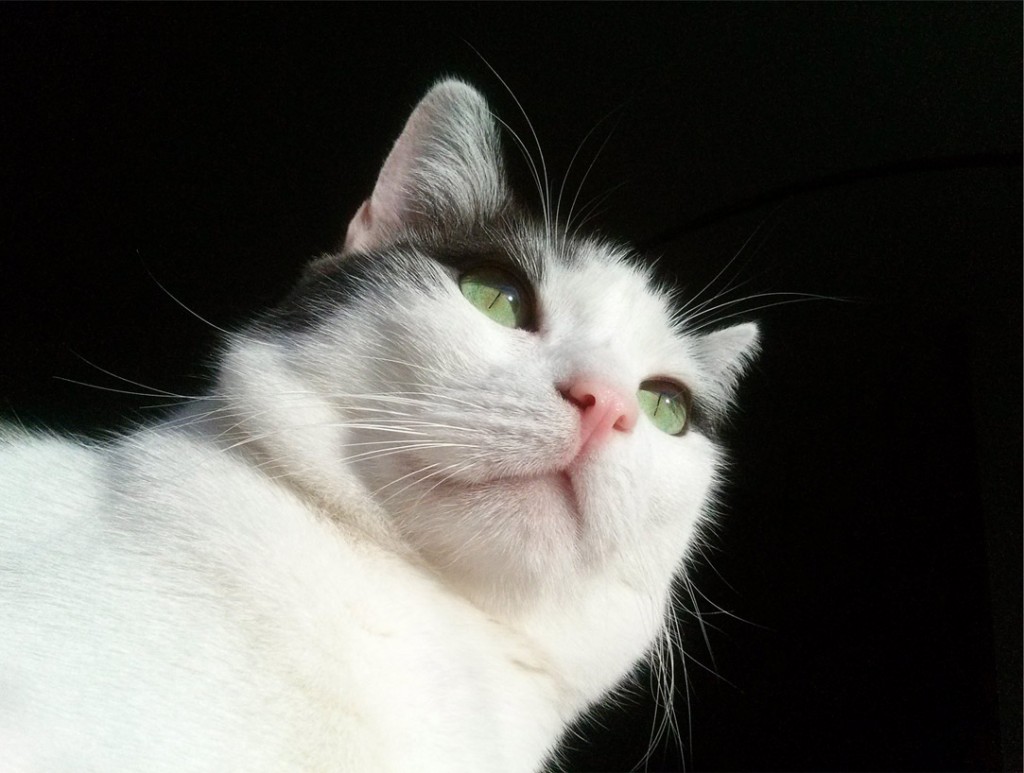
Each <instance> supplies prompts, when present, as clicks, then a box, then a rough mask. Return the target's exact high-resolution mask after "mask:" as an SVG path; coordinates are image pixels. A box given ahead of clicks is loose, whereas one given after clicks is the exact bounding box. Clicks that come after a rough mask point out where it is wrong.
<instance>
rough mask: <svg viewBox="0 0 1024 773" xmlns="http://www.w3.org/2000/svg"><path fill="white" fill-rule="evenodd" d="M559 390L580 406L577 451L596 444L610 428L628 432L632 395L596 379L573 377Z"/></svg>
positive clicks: (634, 415)
mask: <svg viewBox="0 0 1024 773" xmlns="http://www.w3.org/2000/svg"><path fill="white" fill-rule="evenodd" d="M560 391H561V392H562V396H563V397H565V399H566V400H568V401H569V402H570V403H572V404H573V405H575V406H576V407H577V408H579V410H580V452H581V453H582V452H583V451H585V450H589V449H591V448H595V447H597V446H598V445H600V444H601V443H602V442H604V440H605V439H606V438H607V437H608V436H609V435H610V434H611V432H612V430H619V431H620V432H630V431H631V430H632V429H633V427H635V426H636V418H637V411H638V408H637V404H636V399H635V398H633V396H632V395H628V394H626V393H625V392H623V391H622V390H621V389H618V388H617V387H614V386H611V385H610V384H607V383H605V382H603V381H601V380H600V379H595V378H580V379H576V380H575V381H573V382H572V383H571V384H569V386H568V388H563V389H561V390H560Z"/></svg>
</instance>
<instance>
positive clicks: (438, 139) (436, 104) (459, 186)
mask: <svg viewBox="0 0 1024 773" xmlns="http://www.w3.org/2000/svg"><path fill="white" fill-rule="evenodd" d="M508 200H509V192H508V185H507V182H506V176H505V170H504V165H503V163H502V157H501V143H500V139H499V133H498V127H497V125H496V124H495V122H494V119H493V118H492V117H491V112H490V110H489V109H488V107H487V102H486V101H485V100H484V98H483V97H482V96H481V95H480V94H479V93H478V92H477V91H476V90H475V89H473V88H472V87H470V86H467V85H466V84H465V83H462V82H461V81H457V80H445V81H441V82H440V83H438V84H437V85H436V86H434V87H433V88H432V89H431V90H430V91H429V92H427V95H426V96H425V97H423V99H422V100H421V101H420V103H419V104H418V105H417V106H416V108H415V109H414V110H413V112H412V115H411V116H409V120H408V121H407V122H406V124H405V128H404V129H403V130H402V134H401V135H400V136H399V138H398V140H397V141H396V142H395V145H394V147H393V148H392V149H391V153H390V154H388V157H387V159H386V160H385V162H384V166H383V167H382V168H381V170H380V174H379V175H378V177H377V183H376V185H375V186H374V189H373V193H372V194H371V196H370V198H368V199H367V200H366V201H364V202H363V204H362V206H361V207H360V208H359V210H358V211H357V212H356V214H355V217H353V218H352V221H351V222H350V223H349V226H348V232H347V233H346V236H345V245H344V252H346V253H349V252H356V251H367V250H373V249H378V248H380V247H382V246H385V245H387V244H388V243H390V242H392V241H394V240H395V239H396V238H400V237H401V236H402V234H403V233H406V232H407V231H409V230H410V229H416V228H430V227H438V226H442V225H444V224H445V223H449V222H451V221H452V220H453V219H454V220H455V221H456V222H469V223H472V222H474V221H481V220H485V219H487V218H489V217H492V216H493V215H494V214H495V213H496V212H497V211H498V210H499V209H500V208H501V207H502V206H504V205H505V204H506V203H507V202H508Z"/></svg>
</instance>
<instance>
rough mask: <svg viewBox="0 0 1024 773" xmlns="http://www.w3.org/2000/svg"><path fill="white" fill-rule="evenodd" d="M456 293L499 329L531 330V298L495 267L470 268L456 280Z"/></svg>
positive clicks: (512, 276) (509, 275)
mask: <svg viewBox="0 0 1024 773" xmlns="http://www.w3.org/2000/svg"><path fill="white" fill-rule="evenodd" d="M459 289H460V290H461V291H462V294H463V295H464V296H466V300H468V301H469V302H470V303H472V304H473V305H474V306H476V307H477V308H478V309H479V310H480V311H482V312H483V313H484V314H486V315H487V316H488V317H490V318H491V319H492V320H494V321H495V322H497V323H498V324H499V325H504V326H505V327H512V328H526V327H530V325H531V323H532V318H533V308H532V297H531V295H530V293H529V291H528V290H527V289H526V288H525V287H524V286H523V283H522V282H520V281H519V280H518V279H517V278H516V277H515V276H514V275H513V274H511V273H510V272H508V271H505V270H503V269H501V268H498V267H496V266H480V267H477V268H472V269H469V270H468V271H466V272H465V273H464V274H463V275H462V276H461V277H460V278H459Z"/></svg>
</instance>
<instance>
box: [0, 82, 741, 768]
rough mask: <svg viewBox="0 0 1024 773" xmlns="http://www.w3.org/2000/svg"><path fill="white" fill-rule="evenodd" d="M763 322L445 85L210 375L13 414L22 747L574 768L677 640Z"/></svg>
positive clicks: (9, 663)
mask: <svg viewBox="0 0 1024 773" xmlns="http://www.w3.org/2000/svg"><path fill="white" fill-rule="evenodd" d="M757 347H758V330H757V327H756V325H755V324H754V323H749V322H748V323H742V324H738V325H733V326H731V327H727V328H724V329H720V330H717V331H713V332H705V331H704V330H703V329H701V330H697V329H696V325H689V326H688V323H687V316H686V314H685V313H684V312H681V311H679V310H678V309H677V308H676V305H675V297H674V293H673V292H672V291H671V290H670V289H668V288H666V287H665V285H664V284H663V283H661V282H657V281H655V280H654V279H653V278H652V276H651V274H650V271H649V269H648V268H645V267H644V266H643V264H642V263H641V262H640V261H639V260H638V259H637V257H636V256H635V254H634V253H633V251H631V250H630V248H628V247H627V246H623V245H619V244H615V243H612V242H609V241H606V240H603V239H598V238H595V237H590V236H583V235H579V234H577V233H575V232H570V229H569V228H568V227H566V226H565V225H564V224H559V223H556V222H555V221H554V219H553V218H552V217H550V214H549V213H548V214H547V215H545V216H544V217H538V216H535V215H532V214H530V212H529V210H528V209H526V208H525V207H524V206H523V204H522V203H521V202H520V200H519V199H517V198H516V197H515V196H514V195H513V193H512V192H511V190H510V184H509V182H508V175H507V173H506V171H505V163H504V161H503V156H502V150H501V147H500V135H499V130H498V123H497V122H496V120H495V119H494V117H493V116H492V114H491V112H490V110H489V108H488V105H487V103H486V101H485V100H484V98H483V97H482V96H481V95H480V94H479V93H478V92H477V91H476V90H474V89H473V88H472V87H471V86H469V85H467V84H465V83H464V82H462V81H459V80H455V79H446V80H442V81H440V82H438V83H437V84H436V85H435V86H434V87H433V88H432V89H431V90H429V91H428V93H427V94H426V96H424V97H423V99H422V100H421V101H420V102H419V104H418V105H417V106H416V107H415V109H414V111H413V112H412V114H411V116H410V117H409V119H408V121H407V123H406V125H405V128H404V129H403V131H402V133H401V135H400V136H399V138H398V140H397V141H396V143H395V144H394V146H393V148H392V150H391V151H390V154H389V155H388V156H387V158H386V160H385V162H384V164H383V167H382V168H381V170H380V173H379V176H378V179H377V181H376V184H375V186H374V187H373V190H372V194H371V195H370V197H369V198H368V199H367V200H366V201H365V202H364V203H363V204H362V206H361V207H360V208H359V209H358V211H357V212H356V214H355V216H354V217H353V218H352V220H351V222H350V223H349V225H348V229H347V232H346V234H345V237H344V242H343V245H342V246H341V247H340V249H339V250H338V251H337V253H336V254H332V255H327V256H324V257H320V258H318V259H316V260H313V261H312V262H311V263H310V264H309V265H308V267H307V268H306V269H305V272H304V274H303V276H302V277H301V279H300V280H299V281H298V283H297V285H296V287H295V288H294V289H293V290H292V292H291V293H290V294H289V295H288V296H287V297H286V298H285V299H284V300H283V302H282V303H280V304H279V305H278V306H277V307H276V308H274V309H272V310H270V311H268V312H265V313H263V314H262V315H260V316H258V317H256V318H255V320H254V321H253V322H251V324H249V325H248V326H246V327H245V328H244V329H242V330H240V331H239V332H236V333H232V334H229V335H227V336H226V337H225V340H224V341H223V345H222V347H221V349H220V352H219V359H218V368H217V375H216V378H215V383H214V385H213V386H212V388H211V390H210V392H209V394H208V395H207V396H205V397H201V398H197V399H194V400H193V401H191V402H190V403H189V404H188V405H187V406H186V407H185V408H184V409H181V410H179V411H178V412H177V413H174V414H172V415H171V416H170V417H168V418H167V419H165V420H162V421H160V422H156V423H153V424H152V425H150V426H141V427H138V428H137V429H135V430H133V431H130V432H127V433H124V434H122V435H120V436H118V437H116V438H113V439H108V440H105V441H102V442H101V441H94V440H84V439H70V438H62V437H59V436H57V435H54V434H46V433H31V432H27V431H24V430H22V429H19V428H14V427H5V428H3V429H2V430H0V770H2V771H5V772H9V771H17V772H18V773H23V772H28V771H46V772H47V773H51V772H52V771H122V770H132V771H147V772H150V773H152V772H155V771H176V772H178V771H246V772H252V771H274V772H275V773H277V772H280V771H420V772H421V773H422V772H424V771H446V772H450V771H474V773H476V772H478V771H485V770H486V771H534V770H538V769H541V768H542V767H543V766H544V765H545V764H548V763H549V762H550V761H551V760H552V759H553V758H554V755H556V754H557V749H558V746H559V742H560V739H561V738H562V736H563V735H564V733H565V731H566V729H567V727H569V726H570V725H571V724H572V723H573V722H574V721H575V720H577V719H578V718H579V717H580V716H581V715H582V714H583V713H584V712H586V711H587V709H588V708H589V707H592V706H594V705H595V704H596V703H598V702H600V701H601V700H602V699H604V698H606V697H607V696H608V695H609V693H610V692H611V691H612V690H614V689H615V687H616V686H617V685H620V684H621V683H622V682H623V680H624V679H625V678H626V677H627V676H628V675H629V674H630V672H631V671H632V670H633V669H634V668H635V667H636V665H637V663H638V662H639V661H641V660H642V659H643V658H644V657H645V656H646V655H648V654H649V653H650V652H651V650H652V647H653V646H654V643H655V641H656V640H657V639H658V637H659V636H661V635H662V632H663V630H664V626H665V621H666V616H667V614H668V613H669V607H670V599H671V586H672V583H673V579H674V578H675V577H676V576H677V575H678V574H679V573H680V572H682V571H683V570H684V567H685V562H686V559H687V555H688V550H689V549H690V546H691V545H692V543H693V542H694V540H695V535H697V533H698V530H699V529H700V525H701V523H702V521H703V520H704V519H706V517H707V515H706V514H707V510H708V506H709V501H710V499H711V498H712V496H713V495H714V492H715V490H716V486H717V484H718V482H719V479H720V471H721V467H722V460H723V451H722V450H721V449H720V448H719V446H718V445H717V444H716V442H715V439H714V438H715V433H714V431H713V430H714V427H715V425H716V423H717V422H719V421H720V420H721V419H722V417H723V415H724V412H725V411H726V410H727V409H728V407H729V405H730V403H731V400H732V399H733V397H734V392H735V388H736V386H737V383H738V380H739V378H740V377H741V375H742V373H743V371H744V369H745V367H746V366H747V364H748V363H749V362H750V361H751V358H752V357H753V356H754V355H755V352H756V350H757Z"/></svg>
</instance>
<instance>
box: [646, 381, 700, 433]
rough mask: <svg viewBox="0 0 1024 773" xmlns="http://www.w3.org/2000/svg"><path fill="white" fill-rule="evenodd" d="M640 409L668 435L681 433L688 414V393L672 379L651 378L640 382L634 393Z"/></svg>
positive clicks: (684, 429) (684, 427)
mask: <svg viewBox="0 0 1024 773" xmlns="http://www.w3.org/2000/svg"><path fill="white" fill-rule="evenodd" d="M636 397H637V400H638V401H639V403H640V410H642V411H643V412H644V413H646V414H647V418H649V419H650V420H651V422H652V423H653V424H654V426H655V427H657V428H658V429H660V430H661V431H662V432H667V433H668V434H669V435H682V434H683V433H684V432H685V431H686V425H687V422H688V421H689V414H690V394H689V392H687V391H686V389H685V388H684V387H682V386H680V385H679V384H677V383H675V382H674V381H667V380H664V379H652V380H650V381H644V382H643V383H642V384H640V389H638V390H637V393H636Z"/></svg>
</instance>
